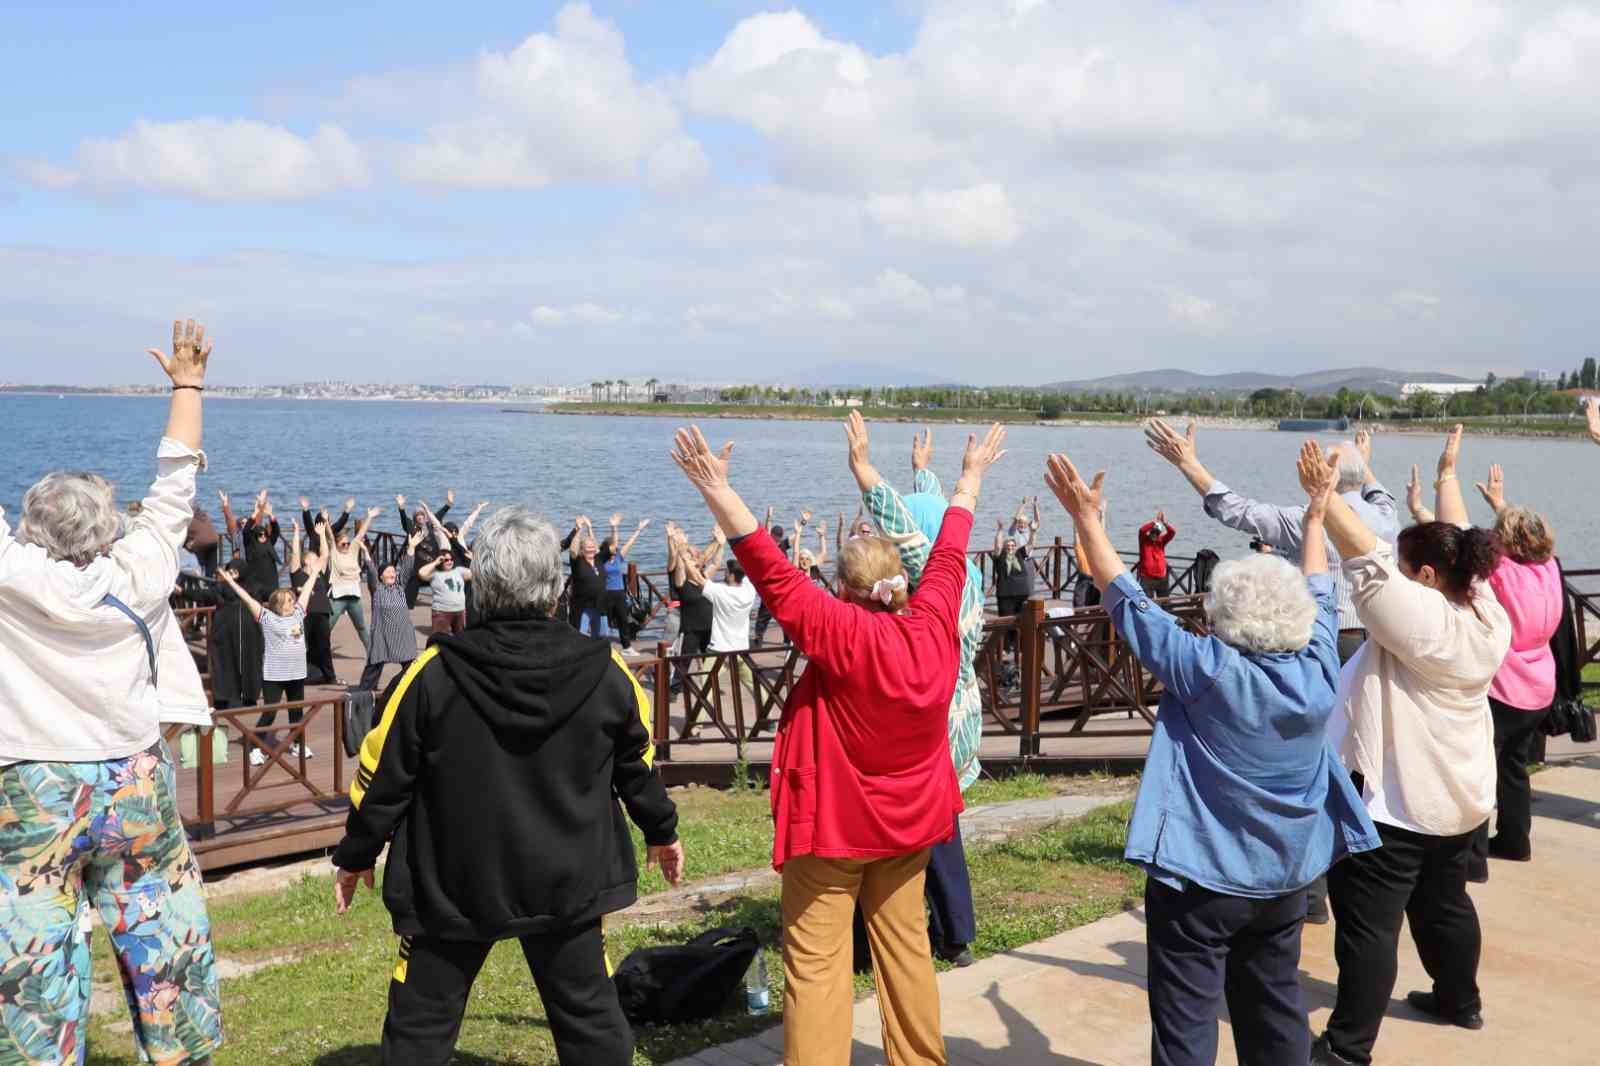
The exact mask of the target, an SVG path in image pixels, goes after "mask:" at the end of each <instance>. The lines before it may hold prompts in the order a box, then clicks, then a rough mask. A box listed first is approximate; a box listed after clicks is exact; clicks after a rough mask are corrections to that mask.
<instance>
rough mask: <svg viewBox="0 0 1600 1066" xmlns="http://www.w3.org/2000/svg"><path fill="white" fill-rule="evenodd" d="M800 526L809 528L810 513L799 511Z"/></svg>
mask: <svg viewBox="0 0 1600 1066" xmlns="http://www.w3.org/2000/svg"><path fill="white" fill-rule="evenodd" d="M800 524H801V525H802V526H809V525H810V524H811V512H810V511H801V512H800Z"/></svg>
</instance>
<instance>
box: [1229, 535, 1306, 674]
mask: <svg viewBox="0 0 1600 1066" xmlns="http://www.w3.org/2000/svg"><path fill="white" fill-rule="evenodd" d="M1206 617H1207V618H1208V619H1209V620H1210V622H1211V631H1212V632H1213V633H1215V634H1216V635H1217V637H1218V639H1220V640H1221V641H1222V642H1223V643H1225V644H1229V645H1232V646H1233V647H1235V648H1238V649H1239V650H1240V651H1242V652H1244V653H1245V654H1246V655H1268V654H1271V653H1273V652H1296V651H1300V650H1301V649H1303V648H1304V647H1305V646H1306V645H1307V644H1310V643H1311V628H1312V626H1313V625H1314V624H1315V623H1316V620H1317V602H1316V600H1315V599H1313V598H1312V596H1311V589H1310V588H1308V587H1307V585H1306V579H1305V575H1303V574H1302V573H1300V571H1299V569H1298V568H1297V567H1295V566H1294V565H1293V564H1292V563H1290V562H1289V561H1288V560H1287V559H1282V558H1279V557H1278V556H1276V555H1249V556H1246V557H1245V558H1243V559H1230V560H1229V561H1228V562H1225V563H1223V564H1222V565H1220V566H1218V567H1217V569H1216V571H1215V573H1213V574H1212V577H1211V591H1210V592H1209V593H1207V594H1206Z"/></svg>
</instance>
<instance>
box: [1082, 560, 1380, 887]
mask: <svg viewBox="0 0 1600 1066" xmlns="http://www.w3.org/2000/svg"><path fill="white" fill-rule="evenodd" d="M1309 583H1310V587H1311V592H1312V595H1313V596H1315V597H1316V601H1317V607H1318V612H1317V620H1316V624H1315V626H1314V627H1313V630H1312V636H1311V643H1310V644H1308V645H1307V646H1306V647H1305V648H1304V649H1302V650H1301V651H1299V652H1294V653H1288V652H1285V653H1281V654H1268V655H1246V654H1244V653H1243V652H1240V651H1239V650H1238V649H1236V648H1233V647H1231V646H1229V645H1227V644H1224V643H1223V642H1222V641H1221V640H1219V639H1217V638H1216V637H1197V636H1194V635H1193V634H1192V633H1189V632H1187V631H1186V630H1184V629H1183V628H1182V626H1180V625H1179V624H1178V621H1177V620H1176V619H1175V618H1173V616H1172V615H1170V614H1168V613H1167V612H1166V611H1164V610H1162V609H1161V608H1160V607H1159V606H1158V605H1156V604H1155V603H1154V602H1152V601H1151V600H1150V599H1149V598H1148V597H1147V596H1145V594H1144V593H1143V592H1141V591H1140V589H1139V586H1138V585H1137V584H1136V583H1135V582H1134V580H1133V578H1132V577H1130V576H1129V575H1127V574H1123V575H1121V576H1119V577H1118V578H1117V580H1116V581H1115V582H1113V583H1112V585H1111V587H1110V588H1108V589H1107V590H1106V595H1105V609H1106V611H1107V612H1108V613H1109V614H1110V615H1111V621H1112V624H1113V625H1115V626H1116V629H1117V632H1118V634H1120V635H1121V637H1122V639H1123V640H1124V641H1125V642H1126V643H1127V644H1128V646H1129V648H1130V649H1131V650H1132V651H1133V653H1134V654H1135V655H1137V656H1138V657H1139V661H1140V662H1142V663H1144V664H1145V666H1146V667H1148V668H1149V669H1150V671H1151V672H1152V673H1153V674H1155V676H1156V677H1157V678H1159V679H1160V681H1161V682H1162V685H1163V686H1164V688H1165V692H1164V694H1163V695H1162V697H1161V706H1160V709H1159V711H1158V713H1157V717H1156V727H1155V736H1154V737H1153V738H1152V739H1151V742H1150V754H1149V757H1148V759H1147V761H1146V763H1145V771H1144V779H1143V781H1142V782H1141V784H1140V786H1139V798H1138V800H1137V802H1136V803H1135V804H1134V809H1133V822H1132V824H1131V825H1130V826H1129V829H1128V847H1127V851H1126V852H1125V854H1126V857H1127V859H1128V861H1129V862H1133V863H1136V864H1138V865H1140V866H1143V867H1144V868H1145V870H1146V871H1148V873H1149V874H1150V876H1151V877H1154V878H1156V879H1157V880H1158V881H1160V882H1161V883H1163V884H1165V885H1169V886H1171V887H1173V888H1176V889H1180V890H1181V889H1182V888H1183V887H1184V882H1185V881H1192V882H1194V883H1195V884H1197V885H1200V886H1201V887H1203V888H1207V889H1210V890H1211V891H1213V892H1221V893H1225V894H1227V895H1232V896H1245V897H1250V898H1255V899H1270V898H1273V897H1275V896H1281V895H1285V894H1287V893H1289V892H1292V891H1294V890H1296V889H1300V888H1304V887H1305V886H1306V885H1309V884H1310V883H1311V882H1312V881H1314V880H1316V879H1317V878H1318V877H1319V876H1321V875H1322V874H1323V873H1325V872H1326V871H1327V869H1328V867H1329V866H1331V865H1333V864H1334V863H1336V862H1338V861H1339V860H1340V859H1342V858H1344V857H1345V856H1346V855H1347V854H1352V853H1354V852H1360V851H1370V850H1372V849H1373V848H1376V847H1378V846H1379V844H1380V841H1379V838H1378V832H1377V829H1376V828H1374V827H1373V824H1372V819H1371V818H1369V817H1367V811H1366V807H1365V805H1364V804H1363V803H1362V802H1361V796H1360V794H1359V793H1358V792H1357V791H1356V788H1355V785H1354V784H1353V783H1352V782H1351V780H1350V775H1349V773H1348V772H1346V770H1345V768H1344V767H1343V765H1341V764H1340V762H1339V760H1338V759H1337V758H1336V757H1335V756H1334V754H1333V752H1332V750H1331V749H1330V748H1329V747H1328V743H1327V740H1326V736H1325V727H1326V724H1327V721H1328V716H1329V715H1330V714H1331V713H1332V711H1333V705H1334V695H1335V692H1336V690H1337V688H1338V683H1339V653H1338V620H1337V616H1336V614H1335V609H1334V596H1333V582H1332V580H1331V579H1330V578H1328V577H1327V576H1324V575H1318V576H1316V577H1313V578H1311V579H1309Z"/></svg>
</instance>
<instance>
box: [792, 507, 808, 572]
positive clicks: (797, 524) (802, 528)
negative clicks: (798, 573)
mask: <svg viewBox="0 0 1600 1066" xmlns="http://www.w3.org/2000/svg"><path fill="white" fill-rule="evenodd" d="M810 524H811V512H810V511H805V510H802V511H801V512H800V517H799V518H796V519H795V520H794V536H792V537H790V538H789V550H790V551H791V552H792V553H793V558H792V559H791V562H793V563H794V565H795V566H799V565H800V553H801V552H802V551H804V550H805V546H806V545H805V539H806V527H807V526H809V525H810Z"/></svg>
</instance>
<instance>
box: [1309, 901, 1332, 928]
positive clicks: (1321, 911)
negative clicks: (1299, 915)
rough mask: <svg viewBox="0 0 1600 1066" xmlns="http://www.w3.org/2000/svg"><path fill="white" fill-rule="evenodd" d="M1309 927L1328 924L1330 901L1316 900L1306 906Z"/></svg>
mask: <svg viewBox="0 0 1600 1066" xmlns="http://www.w3.org/2000/svg"><path fill="white" fill-rule="evenodd" d="M1306 924H1307V925H1327V924H1328V901H1327V900H1325V899H1319V900H1314V901H1312V902H1311V903H1310V904H1308V905H1307V906H1306Z"/></svg>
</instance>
